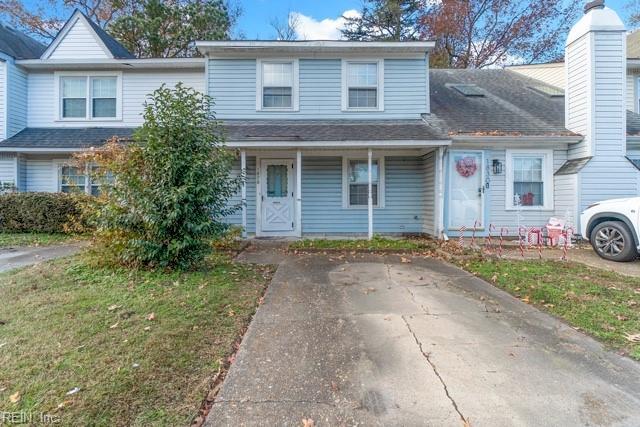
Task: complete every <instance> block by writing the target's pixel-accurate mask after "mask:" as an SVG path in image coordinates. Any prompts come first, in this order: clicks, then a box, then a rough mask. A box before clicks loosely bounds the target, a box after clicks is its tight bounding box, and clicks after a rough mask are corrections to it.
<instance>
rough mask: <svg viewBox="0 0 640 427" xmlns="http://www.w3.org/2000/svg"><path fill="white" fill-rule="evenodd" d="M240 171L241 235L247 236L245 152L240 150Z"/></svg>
mask: <svg viewBox="0 0 640 427" xmlns="http://www.w3.org/2000/svg"><path fill="white" fill-rule="evenodd" d="M240 171H241V172H242V190H241V198H242V237H243V238H246V237H247V152H246V151H245V150H241V151H240Z"/></svg>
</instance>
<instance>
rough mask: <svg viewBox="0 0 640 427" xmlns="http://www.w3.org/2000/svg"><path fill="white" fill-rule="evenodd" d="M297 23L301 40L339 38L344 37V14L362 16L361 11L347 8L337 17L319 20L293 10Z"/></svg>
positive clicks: (297, 32) (298, 35)
mask: <svg viewBox="0 0 640 427" xmlns="http://www.w3.org/2000/svg"><path fill="white" fill-rule="evenodd" d="M291 15H292V17H293V19H294V22H297V25H296V36H297V37H298V39H300V40H339V39H341V38H342V33H341V32H340V30H341V29H342V28H344V24H345V19H344V18H343V16H346V17H349V18H352V17H356V16H360V12H358V11H357V10H354V9H350V10H346V11H344V13H343V14H342V16H339V17H337V18H335V19H331V18H326V19H323V20H322V21H318V20H316V19H314V18H313V17H311V16H307V15H303V14H302V13H299V12H291Z"/></svg>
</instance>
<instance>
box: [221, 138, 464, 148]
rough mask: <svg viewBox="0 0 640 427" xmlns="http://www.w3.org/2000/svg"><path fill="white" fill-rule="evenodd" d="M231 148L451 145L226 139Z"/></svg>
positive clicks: (444, 142)
mask: <svg viewBox="0 0 640 427" xmlns="http://www.w3.org/2000/svg"><path fill="white" fill-rule="evenodd" d="M225 145H226V146H227V147H231V148H274V149H275V148H316V149H322V148H421V147H440V146H447V145H451V141H450V140H397V141H391V140H390V141H260V140H258V141H226V143H225Z"/></svg>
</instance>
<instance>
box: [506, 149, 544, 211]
mask: <svg viewBox="0 0 640 427" xmlns="http://www.w3.org/2000/svg"><path fill="white" fill-rule="evenodd" d="M514 155H534V156H539V155H542V156H543V162H542V167H543V179H544V190H543V191H544V203H543V205H542V206H520V209H522V210H523V211H552V210H553V206H554V194H553V190H554V179H553V150H518V149H511V150H506V152H505V160H506V166H505V190H506V195H505V210H507V211H514V210H518V208H517V207H516V206H514V205H513V156H514Z"/></svg>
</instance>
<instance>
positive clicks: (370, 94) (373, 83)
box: [342, 60, 384, 110]
mask: <svg viewBox="0 0 640 427" xmlns="http://www.w3.org/2000/svg"><path fill="white" fill-rule="evenodd" d="M382 64H383V62H382V61H381V60H376V61H343V65H342V76H343V79H342V81H343V90H342V104H343V105H342V107H343V110H382V109H383V108H382V91H383V88H382V86H383V72H384V71H383V69H382V68H383V65H382Z"/></svg>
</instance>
